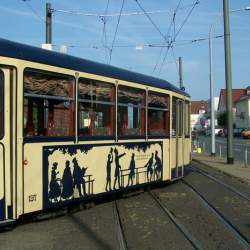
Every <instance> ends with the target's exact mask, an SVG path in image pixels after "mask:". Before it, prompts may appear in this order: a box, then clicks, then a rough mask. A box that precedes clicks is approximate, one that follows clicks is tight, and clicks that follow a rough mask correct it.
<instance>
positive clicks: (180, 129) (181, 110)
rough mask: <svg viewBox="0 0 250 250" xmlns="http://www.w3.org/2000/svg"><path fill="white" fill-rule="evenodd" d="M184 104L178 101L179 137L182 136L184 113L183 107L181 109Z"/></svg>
mask: <svg viewBox="0 0 250 250" xmlns="http://www.w3.org/2000/svg"><path fill="white" fill-rule="evenodd" d="M183 104H184V102H183V101H180V102H179V112H180V114H179V136H182V135H183V111H184V107H183Z"/></svg>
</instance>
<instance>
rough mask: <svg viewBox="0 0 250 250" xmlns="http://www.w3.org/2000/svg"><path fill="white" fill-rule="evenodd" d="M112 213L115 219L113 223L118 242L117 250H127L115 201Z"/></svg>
mask: <svg viewBox="0 0 250 250" xmlns="http://www.w3.org/2000/svg"><path fill="white" fill-rule="evenodd" d="M113 213H114V218H115V222H116V225H117V237H118V242H119V249H120V250H128V245H127V241H126V238H125V233H124V229H123V227H122V221H121V217H120V213H119V208H118V205H117V201H114V202H113Z"/></svg>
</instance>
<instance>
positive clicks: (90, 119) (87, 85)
mask: <svg viewBox="0 0 250 250" xmlns="http://www.w3.org/2000/svg"><path fill="white" fill-rule="evenodd" d="M78 92H79V108H78V111H79V112H78V130H79V131H78V134H79V136H114V135H115V86H114V85H112V84H109V83H104V82H99V81H95V80H90V79H83V78H80V79H79V84H78Z"/></svg>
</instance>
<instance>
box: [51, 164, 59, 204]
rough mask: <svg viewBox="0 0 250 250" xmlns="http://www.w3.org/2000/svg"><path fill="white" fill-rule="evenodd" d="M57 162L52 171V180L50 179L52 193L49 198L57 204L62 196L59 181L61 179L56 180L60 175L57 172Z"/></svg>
mask: <svg viewBox="0 0 250 250" xmlns="http://www.w3.org/2000/svg"><path fill="white" fill-rule="evenodd" d="M57 165H58V163H57V162H54V163H53V167H52V170H51V179H50V184H49V186H50V191H49V198H50V199H51V200H52V201H53V200H54V201H55V202H58V199H57V198H58V197H60V196H61V188H60V185H59V184H58V181H60V179H58V178H56V176H57V175H58V174H59V172H56V170H57Z"/></svg>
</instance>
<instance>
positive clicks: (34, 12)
mask: <svg viewBox="0 0 250 250" xmlns="http://www.w3.org/2000/svg"><path fill="white" fill-rule="evenodd" d="M21 1H22V2H24V3H25V4H26V6H27V7H28V8H29V9H30V10H31V12H32V13H33V14H34V15H35V16H36V17H37V19H40V20H41V21H42V22H44V23H45V22H46V20H45V19H44V18H43V17H41V16H40V15H39V14H38V13H37V11H36V10H35V9H34V8H33V7H32V6H31V5H30V3H29V1H30V0H21Z"/></svg>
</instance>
